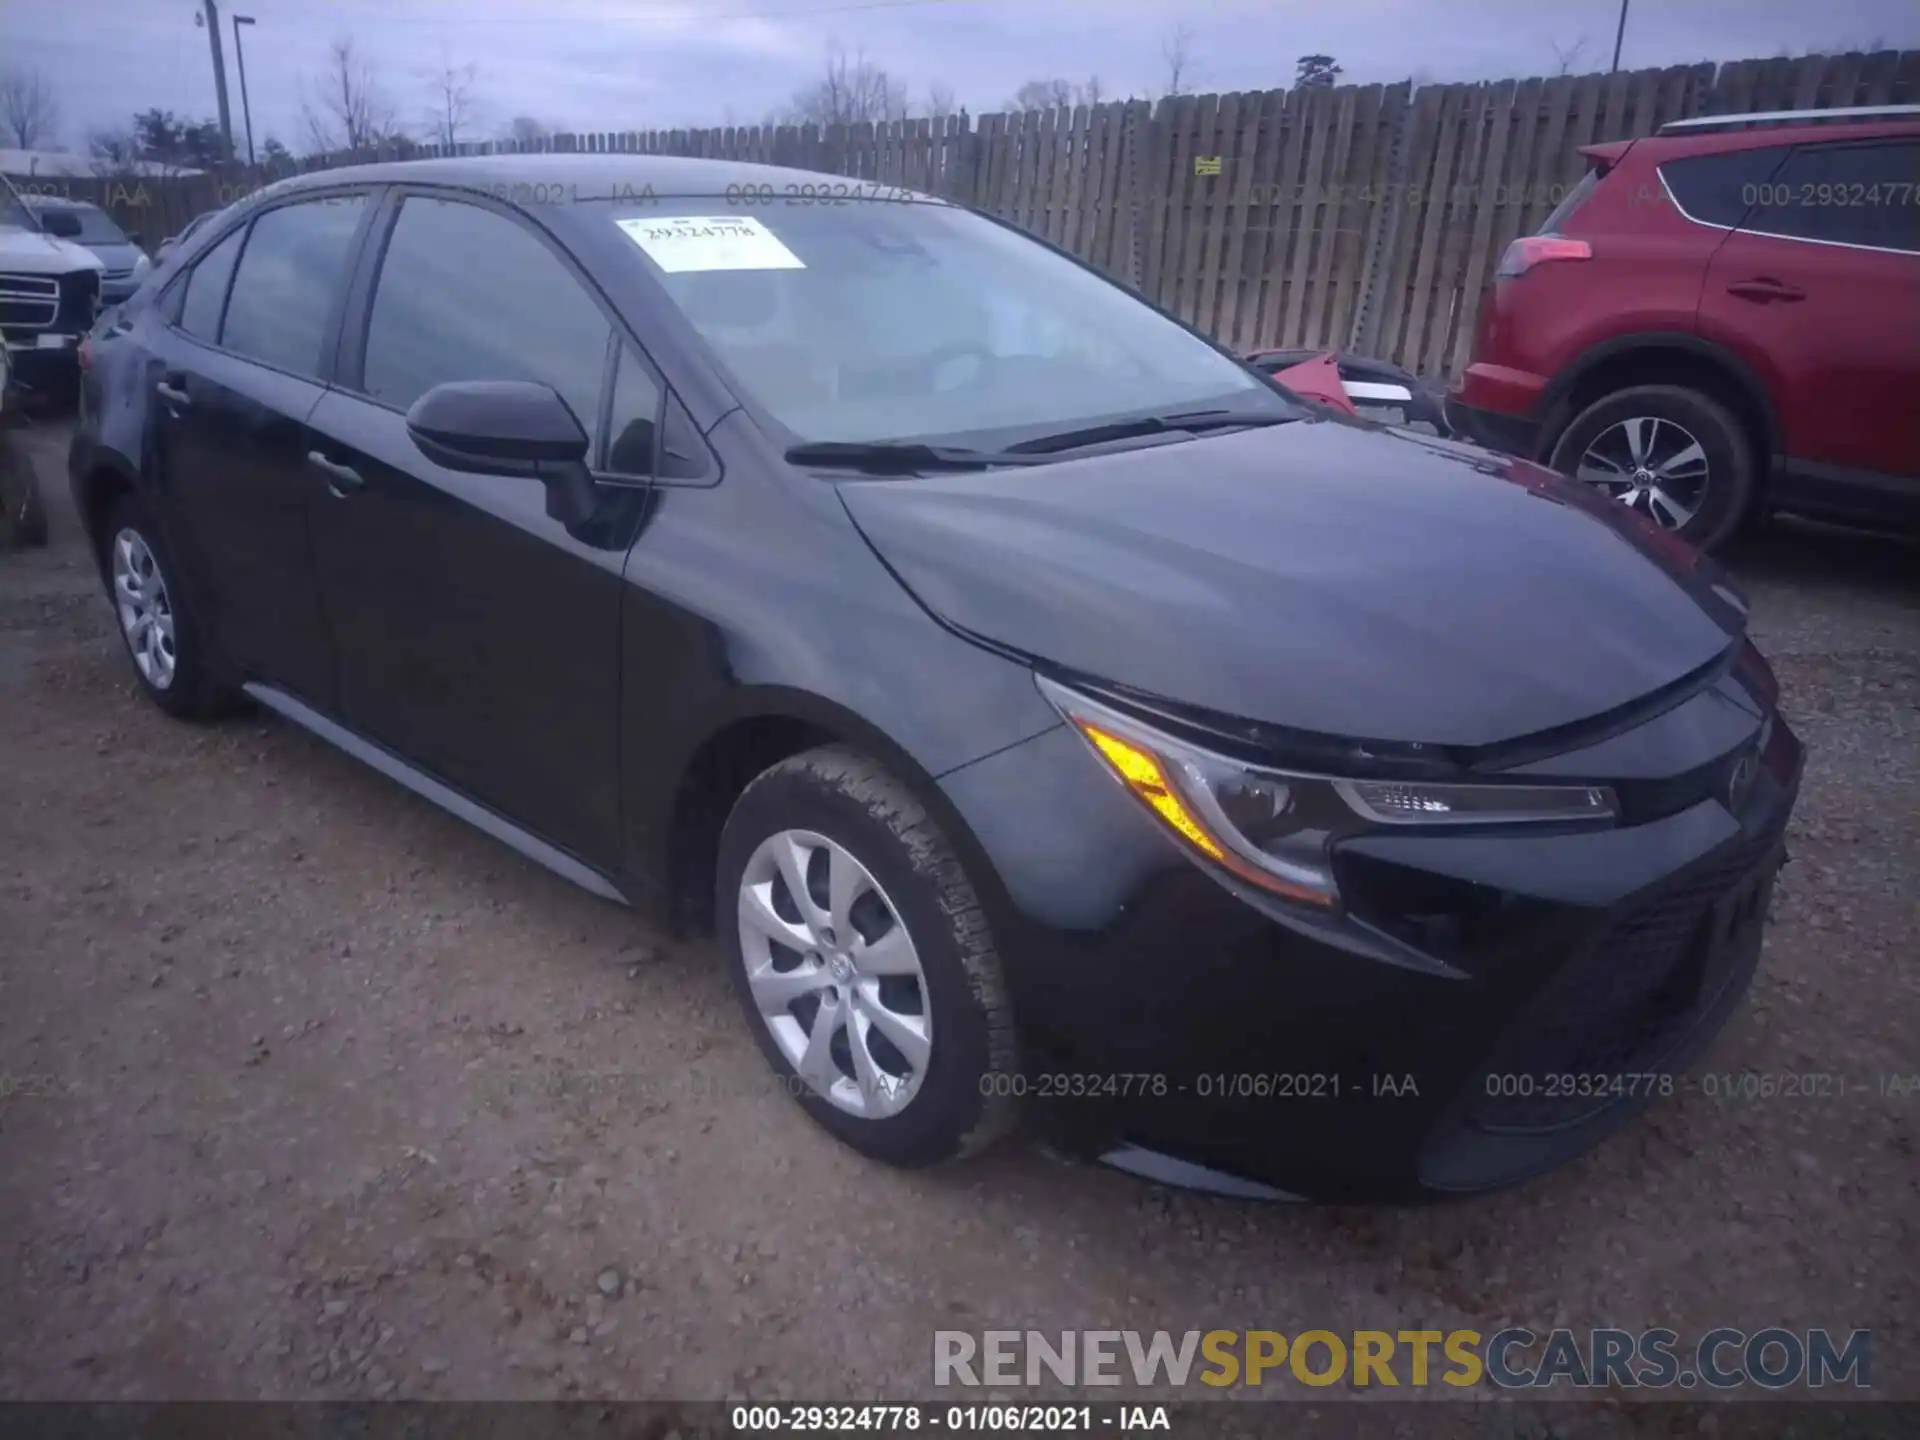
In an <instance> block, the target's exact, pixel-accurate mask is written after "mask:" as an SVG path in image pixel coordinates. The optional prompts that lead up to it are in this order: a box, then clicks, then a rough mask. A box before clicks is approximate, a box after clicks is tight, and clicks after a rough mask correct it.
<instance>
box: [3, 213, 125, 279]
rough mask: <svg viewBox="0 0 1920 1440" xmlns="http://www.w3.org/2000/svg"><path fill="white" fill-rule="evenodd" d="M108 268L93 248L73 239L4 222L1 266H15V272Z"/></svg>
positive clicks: (5, 267)
mask: <svg viewBox="0 0 1920 1440" xmlns="http://www.w3.org/2000/svg"><path fill="white" fill-rule="evenodd" d="M104 268H105V267H104V266H103V265H101V263H100V261H99V258H98V257H97V256H95V255H94V253H93V252H92V251H91V250H88V249H86V248H85V247H83V246H80V245H75V244H74V243H73V242H72V241H71V240H61V239H59V238H57V237H56V236H52V235H46V234H42V233H41V232H40V231H38V230H25V229H22V228H20V227H19V226H17V225H7V226H0V270H11V271H13V272H14V273H15V274H21V273H25V274H28V275H64V274H66V273H67V272H68V271H70V270H101V269H104Z"/></svg>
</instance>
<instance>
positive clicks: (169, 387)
mask: <svg viewBox="0 0 1920 1440" xmlns="http://www.w3.org/2000/svg"><path fill="white" fill-rule="evenodd" d="M153 393H154V394H156V395H158V396H159V397H160V398H161V399H162V400H164V401H166V402H167V403H168V404H169V405H178V406H181V407H182V408H185V407H186V406H188V405H191V404H193V397H192V396H191V395H189V394H187V392H186V391H185V390H182V389H181V388H180V387H179V386H178V385H175V384H174V383H173V381H171V380H159V381H155V382H154V386H153Z"/></svg>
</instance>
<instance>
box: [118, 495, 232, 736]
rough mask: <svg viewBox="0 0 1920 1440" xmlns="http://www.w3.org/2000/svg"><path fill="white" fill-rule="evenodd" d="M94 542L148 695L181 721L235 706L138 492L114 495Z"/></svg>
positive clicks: (211, 715)
mask: <svg viewBox="0 0 1920 1440" xmlns="http://www.w3.org/2000/svg"><path fill="white" fill-rule="evenodd" d="M101 543H102V546H103V550H102V556H101V558H102V562H103V563H102V566H101V568H102V569H103V570H104V571H105V573H106V577H107V599H108V601H109V602H110V603H111V604H112V605H113V613H114V620H115V622H116V625H117V627H118V628H119V631H120V638H121V639H122V640H124V641H125V642H126V646H127V655H128V658H129V660H131V661H132V663H133V674H134V678H135V679H136V680H138V681H139V682H140V688H141V689H142V690H144V691H145V692H146V695H147V698H148V699H149V700H151V701H153V703H154V704H156V705H158V706H159V707H160V708H161V709H162V710H164V711H166V712H167V713H168V714H169V715H172V716H174V717H176V718H177V719H181V720H208V719H212V718H214V717H216V716H219V715H224V714H227V713H229V712H231V711H233V710H236V709H239V708H240V707H241V704H242V697H241V695H240V692H239V691H237V690H236V689H234V688H233V687H232V686H231V685H228V684H226V683H225V682H223V681H221V680H219V679H218V678H216V676H215V674H214V671H213V668H212V666H211V665H210V663H209V658H210V657H209V656H208V654H207V647H206V642H205V638H204V636H203V635H202V632H201V630H200V626H199V623H198V621H197V619H196V618H195V616H194V614H193V611H192V609H191V608H190V607H189V606H188V604H187V602H186V596H185V593H184V591H183V589H182V587H181V584H180V572H179V569H178V568H177V567H176V566H175V564H174V562H173V553H172V551H170V550H169V549H168V548H167V543H166V540H165V539H164V538H163V537H162V535H161V533H160V527H159V526H158V525H156V524H154V522H153V517H152V516H151V514H149V513H148V510H147V508H146V506H145V505H144V504H143V503H142V502H141V500H140V497H139V496H138V495H132V494H128V495H123V496H121V497H120V499H119V500H118V501H116V502H115V504H114V506H113V509H112V510H111V512H110V513H109V515H108V518H107V525H106V530H105V533H104V536H103V539H102V542H101Z"/></svg>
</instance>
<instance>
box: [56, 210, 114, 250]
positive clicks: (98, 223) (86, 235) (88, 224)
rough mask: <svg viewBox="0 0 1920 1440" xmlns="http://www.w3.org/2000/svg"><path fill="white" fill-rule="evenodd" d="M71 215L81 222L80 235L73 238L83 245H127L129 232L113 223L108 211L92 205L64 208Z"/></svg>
mask: <svg viewBox="0 0 1920 1440" xmlns="http://www.w3.org/2000/svg"><path fill="white" fill-rule="evenodd" d="M61 208H62V209H64V210H65V211H66V212H67V213H68V214H69V215H71V216H73V218H74V219H76V220H78V221H79V222H80V233H79V234H78V235H75V236H74V237H73V239H74V241H75V242H76V243H78V244H81V245H126V244H130V243H131V242H130V241H129V240H128V239H127V232H126V231H124V230H122V229H121V228H120V227H119V226H118V225H116V224H114V223H113V217H112V216H111V215H109V214H107V212H106V211H104V210H100V209H96V208H95V207H94V206H92V205H66V206H62V207H61Z"/></svg>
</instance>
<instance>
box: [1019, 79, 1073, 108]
mask: <svg viewBox="0 0 1920 1440" xmlns="http://www.w3.org/2000/svg"><path fill="white" fill-rule="evenodd" d="M1071 104H1073V84H1072V82H1071V81H1067V80H1062V79H1060V78H1059V77H1058V76H1054V77H1052V78H1050V79H1046V80H1029V81H1027V82H1026V83H1025V84H1024V85H1022V86H1021V87H1020V88H1019V89H1018V90H1016V91H1014V92H1013V98H1012V99H1011V100H1009V101H1007V109H1009V110H1058V109H1060V108H1061V107H1062V106H1066V105H1071Z"/></svg>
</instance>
